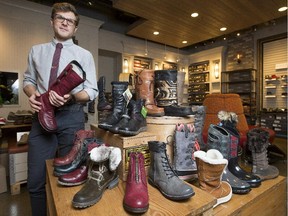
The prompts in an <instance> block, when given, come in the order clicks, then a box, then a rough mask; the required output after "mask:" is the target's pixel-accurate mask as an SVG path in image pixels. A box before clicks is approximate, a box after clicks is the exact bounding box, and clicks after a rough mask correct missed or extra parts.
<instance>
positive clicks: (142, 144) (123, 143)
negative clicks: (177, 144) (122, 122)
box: [90, 124, 156, 181]
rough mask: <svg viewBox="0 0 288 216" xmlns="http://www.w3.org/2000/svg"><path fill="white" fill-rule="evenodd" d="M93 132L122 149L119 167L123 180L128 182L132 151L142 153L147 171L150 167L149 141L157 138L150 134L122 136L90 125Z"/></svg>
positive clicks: (105, 141) (107, 142) (109, 143)
mask: <svg viewBox="0 0 288 216" xmlns="http://www.w3.org/2000/svg"><path fill="white" fill-rule="evenodd" d="M90 127H91V130H94V131H95V136H96V137H99V138H101V139H102V140H103V141H104V143H106V144H108V145H110V146H115V147H118V148H120V149H121V152H122V161H121V163H120V165H119V167H118V173H119V177H120V179H121V180H123V181H126V179H127V174H128V166H129V154H130V152H132V151H138V152H141V153H142V154H143V155H144V158H145V169H146V171H147V170H148V168H149V165H150V154H149V149H148V141H153V140H156V136H155V135H154V134H152V133H149V132H142V133H139V134H138V135H136V136H121V135H119V134H114V133H111V132H109V131H106V130H103V129H100V128H98V126H97V125H96V124H91V125H90Z"/></svg>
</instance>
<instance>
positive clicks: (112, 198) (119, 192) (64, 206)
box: [46, 160, 216, 216]
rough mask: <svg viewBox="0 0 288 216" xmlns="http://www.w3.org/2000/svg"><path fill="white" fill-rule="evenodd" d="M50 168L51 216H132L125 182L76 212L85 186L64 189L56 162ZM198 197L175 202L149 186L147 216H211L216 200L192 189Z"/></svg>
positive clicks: (49, 194) (197, 189)
mask: <svg viewBox="0 0 288 216" xmlns="http://www.w3.org/2000/svg"><path fill="white" fill-rule="evenodd" d="M46 166H47V185H46V188H47V199H48V208H49V212H50V216H51V215H58V216H66V215H67V216H68V215H69V216H76V215H81V216H88V215H89V216H91V215H97V216H102V215H103V216H110V215H111V216H116V215H117V216H121V215H129V213H127V212H126V211H125V210H124V208H123V204H122V202H123V198H124V194H125V182H123V181H120V182H119V184H118V186H117V187H116V188H113V189H112V190H106V191H105V192H104V194H103V197H102V198H101V200H100V201H99V202H98V203H96V204H95V205H93V206H91V207H88V208H85V209H75V208H73V206H72V199H73V196H74V195H75V194H76V193H77V192H78V191H79V190H80V189H81V187H82V186H83V185H80V186H75V187H64V186H60V185H58V184H57V177H55V176H53V167H52V160H48V161H47V162H46ZM192 187H193V189H194V191H195V195H194V196H193V197H191V198H190V199H188V200H186V201H181V202H174V201H171V200H168V199H166V198H165V197H164V196H163V195H162V194H161V193H160V192H159V191H158V190H157V189H156V188H154V187H152V186H150V185H149V184H148V193H149V209H148V211H147V212H146V213H145V214H144V215H163V216H164V215H165V216H166V215H171V216H175V215H177V216H178V215H179V216H181V215H199V214H204V215H210V214H206V213H208V212H210V213H211V214H212V211H213V209H212V207H213V205H214V204H215V203H216V200H215V198H214V197H212V196H211V195H210V194H208V193H207V192H205V191H202V190H200V189H199V188H197V187H194V186H192Z"/></svg>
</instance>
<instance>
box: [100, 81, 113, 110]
mask: <svg viewBox="0 0 288 216" xmlns="http://www.w3.org/2000/svg"><path fill="white" fill-rule="evenodd" d="M97 85H98V90H99V95H98V104H97V110H98V111H105V110H107V111H111V110H112V105H111V104H110V103H109V102H108V101H107V99H106V97H105V77H104V76H101V77H100V78H99V80H98V82H97Z"/></svg>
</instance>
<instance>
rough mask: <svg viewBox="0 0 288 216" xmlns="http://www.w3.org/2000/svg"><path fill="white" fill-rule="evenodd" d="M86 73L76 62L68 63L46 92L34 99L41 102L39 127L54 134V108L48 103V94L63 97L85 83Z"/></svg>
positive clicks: (55, 125)
mask: <svg viewBox="0 0 288 216" xmlns="http://www.w3.org/2000/svg"><path fill="white" fill-rule="evenodd" d="M85 77H86V73H85V71H83V69H82V67H81V65H80V64H79V63H78V62H77V61H72V62H70V63H69V64H68V65H67V66H66V68H65V69H64V70H63V71H62V73H61V74H60V75H59V76H58V77H57V80H56V81H55V82H54V83H53V84H52V85H51V86H50V87H49V89H48V91H47V92H45V93H44V94H42V95H40V97H37V98H36V99H37V100H38V101H39V102H41V104H42V105H41V110H40V111H39V112H38V119H39V123H40V124H41V126H42V127H43V128H44V129H45V130H46V131H48V132H54V131H56V129H57V123H56V120H55V115H54V110H55V108H56V107H54V106H53V105H52V104H50V101H49V92H50V91H51V90H53V91H55V92H56V93H57V94H59V95H61V96H64V95H65V94H68V93H69V92H70V91H72V90H73V89H74V88H75V87H77V86H78V85H80V84H81V83H83V82H84V81H85V79H86V78H85Z"/></svg>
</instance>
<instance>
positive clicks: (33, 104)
mask: <svg viewBox="0 0 288 216" xmlns="http://www.w3.org/2000/svg"><path fill="white" fill-rule="evenodd" d="M36 97H40V93H39V92H35V93H34V94H32V95H31V96H30V97H29V103H30V106H31V108H32V110H33V111H35V112H39V111H40V110H41V103H40V102H39V101H37V100H36Z"/></svg>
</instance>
